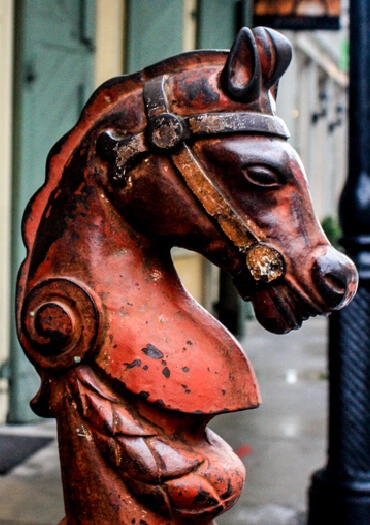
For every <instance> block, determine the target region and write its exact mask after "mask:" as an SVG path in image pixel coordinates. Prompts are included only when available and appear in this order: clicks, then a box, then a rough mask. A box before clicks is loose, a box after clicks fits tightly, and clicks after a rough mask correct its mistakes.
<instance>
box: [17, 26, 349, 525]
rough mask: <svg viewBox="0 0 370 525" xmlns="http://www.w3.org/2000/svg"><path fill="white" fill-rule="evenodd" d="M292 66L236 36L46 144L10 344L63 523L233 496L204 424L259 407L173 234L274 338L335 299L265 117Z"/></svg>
mask: <svg viewBox="0 0 370 525" xmlns="http://www.w3.org/2000/svg"><path fill="white" fill-rule="evenodd" d="M290 60H291V47H290V44H289V42H288V41H287V39H286V38H285V37H284V36H282V35H281V34H279V33H277V32H275V31H273V30H270V29H266V28H256V29H253V30H252V31H251V30H249V29H247V28H244V29H242V30H241V31H240V32H239V34H238V35H237V37H236V40H235V43H234V45H233V47H232V49H231V51H230V53H229V52H226V51H195V52H191V53H186V54H182V55H179V56H176V57H173V58H169V59H167V60H164V61H163V62H160V63H158V64H155V65H153V66H150V67H148V68H146V69H144V70H142V71H140V72H138V73H136V74H133V75H130V76H124V77H120V78H115V79H112V80H110V81H108V82H106V83H105V84H104V85H103V86H101V87H100V88H99V89H98V90H97V91H96V93H95V94H94V95H93V96H92V98H91V99H90V100H89V101H88V102H87V104H86V106H85V108H84V110H83V112H82V114H81V117H80V120H79V121H78V122H77V124H76V126H75V127H74V128H73V129H72V130H71V131H70V132H69V133H68V134H66V135H65V136H64V137H63V138H62V139H61V140H60V142H58V143H57V144H56V145H55V146H54V147H53V148H52V150H51V152H50V154H49V157H48V161H47V174H46V181H45V184H44V185H43V187H42V188H41V189H40V190H39V192H38V193H37V194H36V195H35V196H34V197H33V199H32V200H31V202H30V204H29V207H28V209H27V210H26V212H25V216H24V222H23V236H24V242H25V245H26V247H27V257H26V259H25V261H24V262H23V264H22V267H21V269H20V273H19V279H18V288H17V323H18V333H19V338H20V341H21V344H22V346H23V348H24V350H25V352H26V354H27V355H28V357H29V359H30V360H31V362H32V363H33V364H34V366H35V368H36V369H37V371H38V373H39V375H40V378H41V387H40V390H39V392H38V394H37V395H36V397H35V399H34V400H33V401H32V407H33V409H34V410H35V412H36V413H37V414H39V415H41V416H45V417H55V418H56V419H57V424H58V434H59V441H60V456H61V465H62V476H63V485H64V495H65V507H66V518H65V520H64V521H63V523H64V524H68V525H77V524H89V525H91V524H99V525H101V524H108V523H109V524H117V525H118V524H137V525H138V524H141V525H145V524H147V525H169V524H179V525H180V524H186V523H192V524H198V525H210V524H211V523H214V522H213V519H214V518H215V517H216V516H217V515H218V514H220V513H221V512H224V511H225V510H227V509H228V508H229V507H230V506H231V505H233V504H234V503H235V501H236V500H237V499H238V497H239V495H240V493H241V490H242V487H243V481H244V467H243V464H242V463H241V462H240V460H239V459H238V458H237V456H236V455H235V454H234V453H233V451H232V450H231V448H230V447H229V446H228V445H227V444H226V443H225V442H224V441H223V440H222V439H221V438H219V437H218V436H217V435H215V434H214V433H213V432H211V431H210V430H209V429H208V428H207V423H208V422H209V420H210V419H211V418H212V417H214V416H215V415H217V414H220V413H224V412H232V411H237V410H244V409H249V408H254V407H257V406H258V404H259V402H260V395H259V391H258V386H257V382H256V378H255V375H254V372H253V370H252V368H251V365H250V363H249V361H248V359H247V358H246V357H245V356H244V353H243V351H242V349H241V347H240V346H239V344H238V342H237V341H236V340H235V339H234V338H233V337H232V336H231V335H230V334H229V333H228V332H227V330H226V329H225V328H224V327H223V326H222V325H221V324H220V323H219V322H217V321H216V320H215V319H214V318H213V317H212V316H211V315H209V314H208V313H207V312H206V311H204V310H203V309H202V308H201V307H200V306H199V305H198V304H197V303H196V302H195V301H194V300H193V299H192V297H191V296H190V295H189V294H188V293H187V292H186V291H185V290H184V288H183V287H182V285H181V283H180V281H179V279H178V276H177V274H176V272H175V270H174V268H173V265H172V261H171V257H170V250H171V247H172V246H174V245H177V246H181V247H184V248H189V249H192V250H195V251H198V252H200V253H201V254H203V255H204V256H205V257H207V258H208V259H209V260H211V261H212V262H213V263H214V264H216V265H217V266H219V267H221V268H222V269H223V270H224V271H227V272H229V273H230V274H231V275H232V276H233V279H234V283H235V286H236V288H237V289H238V291H239V292H240V294H241V295H242V297H243V298H244V299H246V300H250V301H252V303H253V305H254V309H255V312H256V316H257V318H258V320H259V321H260V323H262V325H263V326H265V327H266V328H267V329H268V330H270V331H272V332H275V333H286V332H289V331H290V330H292V329H296V328H298V327H299V326H300V325H301V323H302V322H303V320H305V319H307V318H308V317H309V316H312V315H318V314H328V313H329V312H330V311H332V310H333V309H338V308H341V307H342V306H344V305H346V304H347V303H348V302H349V301H350V300H351V299H352V297H353V295H354V293H355V291H356V284H357V274H356V270H355V268H354V265H353V264H352V262H351V261H350V260H349V259H348V258H347V257H346V256H344V255H342V254H340V253H339V252H337V251H336V250H335V249H334V248H333V247H331V246H330V244H329V243H328V241H327V239H326V237H325V236H324V234H323V232H322V230H321V228H320V226H319V223H318V222H317V219H316V216H315V214H314V212H313V210H312V206H311V201H310V196H309V192H308V187H307V182H306V178H305V175H304V171H303V167H302V164H301V162H300V160H299V158H298V156H297V154H296V153H295V151H294V150H293V148H292V147H291V146H290V145H289V144H288V142H287V139H288V137H289V133H288V130H287V128H286V126H285V124H284V122H283V121H281V120H280V119H279V118H277V117H276V116H275V114H274V104H275V97H276V92H277V84H278V81H279V78H280V77H281V76H282V75H283V73H284V72H285V70H286V68H287V67H288V65H289V62H290Z"/></svg>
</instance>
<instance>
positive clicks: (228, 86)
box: [221, 27, 261, 102]
mask: <svg viewBox="0 0 370 525" xmlns="http://www.w3.org/2000/svg"><path fill="white" fill-rule="evenodd" d="M221 87H222V89H223V91H224V92H225V93H226V94H227V95H228V96H229V97H230V98H231V99H233V100H237V101H240V102H249V101H251V100H255V99H257V98H258V97H259V94H260V89H261V65H260V61H259V56H258V49H257V45H256V42H255V39H254V35H253V33H252V31H251V30H250V29H248V28H247V27H243V28H242V29H241V30H240V31H239V33H238V34H237V36H236V39H235V42H234V44H233V46H232V48H231V50H230V53H229V56H228V58H227V61H226V64H225V66H224V68H223V70H222V73H221Z"/></svg>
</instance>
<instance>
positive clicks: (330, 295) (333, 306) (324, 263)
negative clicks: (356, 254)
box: [312, 246, 358, 311]
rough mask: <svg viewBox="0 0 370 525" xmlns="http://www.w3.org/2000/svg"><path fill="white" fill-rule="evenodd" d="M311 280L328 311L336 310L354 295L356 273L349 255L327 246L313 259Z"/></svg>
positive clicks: (356, 283)
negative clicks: (323, 252) (323, 251)
mask: <svg viewBox="0 0 370 525" xmlns="http://www.w3.org/2000/svg"><path fill="white" fill-rule="evenodd" d="M312 280H313V283H314V285H315V287H316V289H317V292H318V293H319V294H320V296H321V300H322V301H323V302H324V303H325V306H326V308H327V309H328V311H330V310H338V309H340V308H343V307H344V306H346V305H347V304H348V303H349V302H350V301H351V300H352V298H353V296H354V295H355V293H356V290H357V285H358V273H357V270H356V267H355V265H354V263H353V262H352V261H351V259H349V257H347V256H346V255H344V254H342V253H340V252H338V251H337V250H336V249H335V248H333V247H331V246H329V247H328V248H327V250H326V252H325V254H324V255H322V256H320V257H318V259H317V260H316V261H315V264H314V265H313V268H312Z"/></svg>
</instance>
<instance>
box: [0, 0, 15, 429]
mask: <svg viewBox="0 0 370 525" xmlns="http://www.w3.org/2000/svg"><path fill="white" fill-rule="evenodd" d="M12 61H13V0H1V2H0V79H1V82H0V115H1V126H0V253H1V257H0V275H1V279H0V366H1V365H2V363H4V361H5V359H6V358H7V356H8V349H9V318H10V308H9V302H10V301H9V297H10V271H9V270H10V263H9V259H10V249H9V248H10V202H11V197H10V191H11V185H10V181H11V144H12V141H11V137H12ZM6 411H7V396H6V381H5V380H4V379H0V421H2V420H3V419H4V417H5V414H6Z"/></svg>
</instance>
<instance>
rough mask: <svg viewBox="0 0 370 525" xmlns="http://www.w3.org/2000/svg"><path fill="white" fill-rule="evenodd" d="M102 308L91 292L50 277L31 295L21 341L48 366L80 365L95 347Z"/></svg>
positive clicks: (24, 312)
mask: <svg viewBox="0 0 370 525" xmlns="http://www.w3.org/2000/svg"><path fill="white" fill-rule="evenodd" d="M99 325H100V319H99V310H98V307H97V304H96V300H95V299H94V297H93V296H92V294H91V292H89V291H87V290H86V289H85V288H84V287H82V286H80V285H79V284H77V283H75V282H73V281H70V280H67V279H62V278H60V279H48V280H45V281H43V282H41V283H39V284H38V285H37V286H35V287H34V288H33V289H32V290H31V291H30V292H29V294H28V295H27V297H26V299H25V302H24V304H23V308H22V313H21V326H22V334H21V337H20V340H21V344H22V346H23V348H24V350H25V352H26V353H27V355H28V357H29V359H30V360H31V361H32V362H33V363H34V364H35V365H36V366H39V367H41V368H45V369H56V370H63V369H66V368H70V367H72V366H76V365H78V364H80V363H81V362H82V361H83V359H84V358H85V357H86V356H87V355H88V354H89V353H90V352H91V351H92V350H93V348H94V345H95V341H96V339H97V336H98V332H99Z"/></svg>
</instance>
